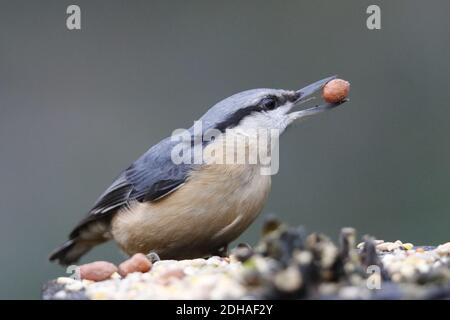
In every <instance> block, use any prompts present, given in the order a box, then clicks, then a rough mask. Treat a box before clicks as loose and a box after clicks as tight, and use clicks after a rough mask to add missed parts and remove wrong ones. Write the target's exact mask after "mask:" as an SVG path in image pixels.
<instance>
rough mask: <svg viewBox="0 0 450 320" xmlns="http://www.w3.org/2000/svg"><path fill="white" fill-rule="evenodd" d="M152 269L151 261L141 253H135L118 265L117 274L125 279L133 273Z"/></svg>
mask: <svg viewBox="0 0 450 320" xmlns="http://www.w3.org/2000/svg"><path fill="white" fill-rule="evenodd" d="M151 268H152V263H151V261H150V260H149V259H148V258H147V257H146V256H145V254H142V253H136V254H135V255H134V256H132V257H131V258H130V259H128V260H125V261H124V262H122V263H121V264H120V265H119V274H120V275H121V276H122V277H125V276H126V275H127V274H129V273H133V272H142V273H144V272H148V271H150V269H151Z"/></svg>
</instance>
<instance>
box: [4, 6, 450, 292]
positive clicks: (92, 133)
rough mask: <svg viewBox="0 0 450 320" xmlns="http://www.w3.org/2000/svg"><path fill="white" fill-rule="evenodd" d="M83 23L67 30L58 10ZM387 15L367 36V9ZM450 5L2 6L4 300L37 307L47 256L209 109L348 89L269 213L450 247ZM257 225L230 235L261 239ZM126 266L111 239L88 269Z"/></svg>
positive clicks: (302, 131)
mask: <svg viewBox="0 0 450 320" xmlns="http://www.w3.org/2000/svg"><path fill="white" fill-rule="evenodd" d="M73 3H76V4H78V5H79V6H80V7H81V10H82V30H81V31H68V30H67V29H66V24H65V20H66V17H67V15H66V13H65V12H66V8H67V6H68V5H69V4H73ZM370 4H378V5H379V6H380V7H381V14H382V16H381V19H382V21H381V23H382V29H381V30H377V31H371V30H368V29H367V27H366V19H367V17H368V15H367V14H366V8H367V7H368V5H370ZM449 12H450V2H448V1H444V0H442V1H412V0H408V1H406V0H404V1H400V0H397V1H363V0H354V1H331V0H330V1H317V0H314V1H313V0H311V1H299V0H297V1H271V2H269V1H267V2H264V3H263V2H262V1H245V2H243V1H226V2H219V1H189V2H187V1H167V2H163V1H158V2H156V1H143V0H142V1H125V0H122V1H112V0H111V1H81V0H77V1H61V0H58V1H57V0H54V1H42V0H41V1H4V0H2V1H1V2H0V252H1V258H0V259H1V266H2V272H1V273H0V284H1V286H0V298H39V296H40V288H41V285H42V284H43V283H44V282H45V281H46V280H48V279H50V278H54V277H56V276H60V275H63V274H64V271H65V270H64V269H63V268H61V267H59V266H57V265H52V264H50V263H49V262H48V261H47V256H48V253H49V252H50V251H51V250H52V249H53V248H54V247H55V246H57V245H59V244H60V243H61V242H62V241H64V240H65V239H66V236H67V234H68V232H69V231H70V230H71V228H72V227H73V226H74V225H75V224H76V223H77V222H78V221H79V220H80V219H81V217H83V216H84V214H85V213H86V212H87V211H88V210H89V209H90V207H91V206H92V204H93V202H94V201H95V199H96V198H97V197H98V196H99V195H100V193H102V192H103V190H104V189H105V188H106V187H107V186H108V185H109V184H110V183H111V182H112V180H113V179H114V177H115V176H116V175H117V174H118V173H119V172H120V171H121V170H122V169H124V168H125V167H126V166H128V164H129V163H131V162H132V161H133V160H135V159H136V158H137V157H138V156H139V155H140V154H142V153H143V152H144V151H145V150H147V148H148V147H150V146H151V145H153V144H154V143H156V142H158V141H159V140H160V139H162V138H164V137H166V136H168V135H170V134H171V132H172V130H173V129H175V128H187V127H189V126H191V125H192V123H193V121H194V120H195V119H198V118H199V117H200V116H201V115H202V113H203V112H205V111H206V110H207V109H208V108H209V107H210V106H212V105H213V104H214V103H215V102H217V101H219V100H221V99H222V98H225V97H227V96H229V95H231V94H233V93H236V92H239V91H242V90H245V89H250V88H257V87H274V88H286V89H297V88H300V87H302V86H304V85H306V84H308V83H310V82H313V81H316V80H318V79H321V78H323V77H325V76H328V75H331V74H339V75H340V76H341V77H343V78H345V79H348V80H349V81H351V84H352V89H351V101H350V102H349V103H347V104H346V105H345V106H344V107H343V108H341V109H337V110H334V111H333V112H328V113H326V114H322V115H320V116H318V117H315V118H313V119H310V120H309V121H305V122H303V123H301V124H299V125H297V126H296V127H294V128H291V129H290V130H288V132H286V134H285V135H284V137H283V138H282V142H281V150H280V151H281V155H280V157H281V164H280V172H279V173H278V175H276V176H275V177H274V179H273V189H272V193H271V195H270V199H269V202H268V204H267V205H266V208H265V210H264V214H266V213H276V214H278V215H279V216H280V217H281V218H283V219H284V220H285V221H287V222H289V223H292V224H302V225H304V226H306V228H307V229H308V230H309V231H321V232H325V233H327V234H329V235H331V236H333V237H336V235H337V234H338V232H339V229H340V228H341V227H343V226H353V227H355V228H357V230H358V232H359V235H363V234H366V233H368V234H372V235H375V236H377V237H378V238H380V239H385V240H396V239H401V240H403V241H408V242H413V243H415V244H438V243H442V242H446V241H449V240H450V234H449V232H448V231H449V226H450V217H449V214H450V197H449V195H450V170H449V165H450V139H449V135H450V90H449V76H450V63H449V57H450V41H449V38H450V37H449V36H450V34H449V33H450V20H449V19H448V14H449ZM261 220H262V219H261V218H259V219H258V221H257V222H256V223H255V224H254V225H253V226H252V227H251V228H250V229H249V230H248V231H247V232H246V233H245V234H244V235H243V236H242V237H241V238H240V239H239V241H248V242H250V243H254V242H255V241H256V239H257V238H258V233H259V227H260V224H261ZM93 259H107V260H112V261H115V262H118V261H120V260H121V259H123V255H122V254H121V253H119V251H118V250H117V249H116V247H115V245H114V244H112V243H111V244H108V245H104V246H102V247H99V248H97V249H95V250H94V251H92V252H91V253H90V254H89V255H88V256H86V257H85V258H84V259H83V261H84V262H86V261H91V260H93Z"/></svg>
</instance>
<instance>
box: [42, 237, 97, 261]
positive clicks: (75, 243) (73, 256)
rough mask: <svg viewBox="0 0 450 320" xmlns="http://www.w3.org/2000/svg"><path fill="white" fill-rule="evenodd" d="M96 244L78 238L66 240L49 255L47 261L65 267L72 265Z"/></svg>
mask: <svg viewBox="0 0 450 320" xmlns="http://www.w3.org/2000/svg"><path fill="white" fill-rule="evenodd" d="M96 244H98V242H97V243H93V242H92V241H86V240H83V239H80V238H74V239H70V240H67V241H66V242H64V243H63V244H62V245H61V246H60V247H59V248H56V249H55V250H54V251H53V252H52V253H51V254H50V257H49V260H50V261H58V263H59V264H61V265H65V266H67V265H70V264H73V263H75V262H77V261H78V260H79V259H80V257H81V256H82V255H84V254H85V253H86V252H88V251H89V250H91V248H92V247H93V246H95V245H96Z"/></svg>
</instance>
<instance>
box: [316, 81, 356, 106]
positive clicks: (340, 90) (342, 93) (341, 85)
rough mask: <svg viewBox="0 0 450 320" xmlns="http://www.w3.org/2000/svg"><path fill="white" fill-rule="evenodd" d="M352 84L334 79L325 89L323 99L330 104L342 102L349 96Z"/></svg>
mask: <svg viewBox="0 0 450 320" xmlns="http://www.w3.org/2000/svg"><path fill="white" fill-rule="evenodd" d="M349 91H350V83H349V82H348V81H345V80H342V79H334V80H331V81H330V82H328V83H327V84H326V85H325V86H324V87H323V93H322V96H323V99H324V100H325V101H326V102H329V103H337V102H341V101H342V100H344V99H345V98H347V96H348V92H349Z"/></svg>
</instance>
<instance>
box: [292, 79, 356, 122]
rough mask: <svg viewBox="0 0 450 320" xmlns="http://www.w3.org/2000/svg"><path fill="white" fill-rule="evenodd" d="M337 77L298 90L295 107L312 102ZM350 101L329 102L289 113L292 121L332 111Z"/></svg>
mask: <svg viewBox="0 0 450 320" xmlns="http://www.w3.org/2000/svg"><path fill="white" fill-rule="evenodd" d="M336 78H337V76H331V77H328V78H325V79H322V80H319V81H317V82H314V83H312V84H310V85H308V86H306V87H304V88H302V89H300V90H297V91H296V92H297V94H298V96H299V97H298V99H297V100H296V101H295V102H294V106H299V105H301V104H302V103H304V102H306V101H309V100H311V98H312V96H313V95H314V94H315V93H317V92H318V91H320V90H322V88H323V87H324V86H325V85H326V84H327V83H328V82H330V81H331V80H333V79H336ZM347 101H348V99H344V100H342V101H340V102H337V103H329V102H325V103H323V104H320V105H316V106H314V107H312V108H309V109H305V110H300V111H296V112H292V113H289V118H290V119H291V121H293V120H296V119H299V118H304V117H309V116H312V115H315V114H318V113H321V112H323V111H326V110H330V109H333V108H335V107H337V106H339V105H341V104H343V103H345V102H347Z"/></svg>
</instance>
